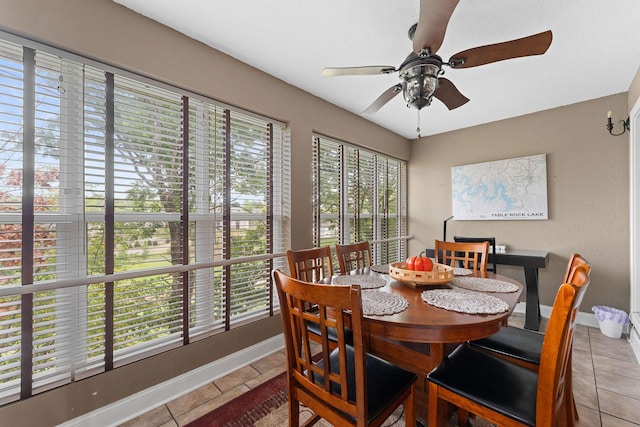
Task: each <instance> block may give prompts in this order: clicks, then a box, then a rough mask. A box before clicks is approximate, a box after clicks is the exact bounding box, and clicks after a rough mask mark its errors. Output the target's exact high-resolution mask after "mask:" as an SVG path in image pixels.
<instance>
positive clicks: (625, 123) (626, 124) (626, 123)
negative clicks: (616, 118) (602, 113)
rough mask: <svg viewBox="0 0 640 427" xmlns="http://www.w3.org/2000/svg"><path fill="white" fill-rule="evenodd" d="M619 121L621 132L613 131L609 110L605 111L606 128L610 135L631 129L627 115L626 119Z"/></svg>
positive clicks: (620, 133)
mask: <svg viewBox="0 0 640 427" xmlns="http://www.w3.org/2000/svg"><path fill="white" fill-rule="evenodd" d="M620 123H622V132H619V133H613V123H612V121H611V111H609V112H608V113H607V129H608V130H609V133H610V134H611V135H613V136H619V135H622V134H623V133H625V132H626V131H631V125H630V124H629V117H627V119H626V120H620Z"/></svg>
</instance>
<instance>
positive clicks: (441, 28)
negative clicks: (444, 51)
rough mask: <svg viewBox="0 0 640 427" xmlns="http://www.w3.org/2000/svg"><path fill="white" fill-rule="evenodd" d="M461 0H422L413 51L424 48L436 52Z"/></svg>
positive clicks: (416, 52) (417, 51)
mask: <svg viewBox="0 0 640 427" xmlns="http://www.w3.org/2000/svg"><path fill="white" fill-rule="evenodd" d="M458 1H459V0H420V17H419V19H418V27H417V28H416V32H415V33H414V35H413V52H414V53H415V54H416V55H417V54H419V53H420V52H421V51H422V50H423V49H429V52H430V54H432V55H433V54H435V53H436V52H438V49H440V46H442V41H443V40H444V34H445V32H446V31H447V25H449V19H450V18H451V14H452V13H453V10H454V9H455V8H456V6H457V5H458Z"/></svg>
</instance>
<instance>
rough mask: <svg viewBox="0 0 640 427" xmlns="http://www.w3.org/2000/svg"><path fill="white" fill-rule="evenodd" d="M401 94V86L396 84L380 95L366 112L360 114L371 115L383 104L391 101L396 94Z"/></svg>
mask: <svg viewBox="0 0 640 427" xmlns="http://www.w3.org/2000/svg"><path fill="white" fill-rule="evenodd" d="M400 92H402V85H401V84H400V83H398V84H397V85H395V86H391V87H390V88H389V89H387V90H385V91H384V92H382V95H380V96H379V97H378V99H376V100H375V101H373V104H371V105H369V106H368V107H367V109H366V110H364V111H363V112H362V114H373V113H375V112H376V111H378V110H379V109H380V108H382V106H383V105H384V104H386V103H387V102H389V101H391V100H392V99H393V98H394V97H395V96H396V95H397V94H399V93H400Z"/></svg>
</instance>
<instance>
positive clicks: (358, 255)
mask: <svg viewBox="0 0 640 427" xmlns="http://www.w3.org/2000/svg"><path fill="white" fill-rule="evenodd" d="M336 255H338V264H339V265H340V274H349V272H350V271H353V270H359V269H363V268H366V267H371V247H370V245H369V242H367V241H363V242H358V243H348V244H344V245H336Z"/></svg>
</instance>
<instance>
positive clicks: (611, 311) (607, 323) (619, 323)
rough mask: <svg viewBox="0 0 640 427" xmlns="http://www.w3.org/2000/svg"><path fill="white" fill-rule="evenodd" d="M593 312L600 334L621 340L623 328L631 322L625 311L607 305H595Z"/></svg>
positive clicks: (592, 308)
mask: <svg viewBox="0 0 640 427" xmlns="http://www.w3.org/2000/svg"><path fill="white" fill-rule="evenodd" d="M591 310H592V311H593V312H594V313H595V315H596V319H598V324H599V325H600V332H602V334H603V335H606V336H608V337H611V338H620V336H622V328H623V327H624V325H626V324H627V322H629V316H628V315H627V313H626V312H625V311H623V310H619V309H617V308H613V307H607V306H606V305H594V306H593V307H591Z"/></svg>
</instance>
